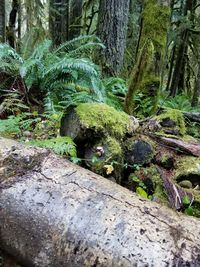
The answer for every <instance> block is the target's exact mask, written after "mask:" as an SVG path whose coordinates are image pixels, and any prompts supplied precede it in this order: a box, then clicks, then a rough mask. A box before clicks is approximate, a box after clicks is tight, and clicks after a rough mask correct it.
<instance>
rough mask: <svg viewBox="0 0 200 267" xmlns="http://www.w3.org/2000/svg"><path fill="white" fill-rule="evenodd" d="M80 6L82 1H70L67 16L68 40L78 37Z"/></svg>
mask: <svg viewBox="0 0 200 267" xmlns="http://www.w3.org/2000/svg"><path fill="white" fill-rule="evenodd" d="M82 5H83V0H73V1H71V4H70V16H69V40H71V39H73V38H75V37H78V36H79V35H80V31H81V14H82Z"/></svg>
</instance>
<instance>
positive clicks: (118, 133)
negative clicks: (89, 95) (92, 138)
mask: <svg viewBox="0 0 200 267" xmlns="http://www.w3.org/2000/svg"><path fill="white" fill-rule="evenodd" d="M76 112H77V114H78V116H79V118H80V121H81V123H82V125H83V126H84V127H86V128H92V129H94V130H95V131H96V132H99V131H100V132H101V131H102V132H104V133H105V134H108V135H110V136H113V137H117V138H122V137H123V136H124V134H125V133H126V131H127V130H128V125H129V116H128V115H127V114H126V113H124V112H119V111H117V110H115V109H114V108H113V107H110V106H108V105H106V104H99V103H98V104H97V103H85V104H80V105H79V106H78V107H77V108H76Z"/></svg>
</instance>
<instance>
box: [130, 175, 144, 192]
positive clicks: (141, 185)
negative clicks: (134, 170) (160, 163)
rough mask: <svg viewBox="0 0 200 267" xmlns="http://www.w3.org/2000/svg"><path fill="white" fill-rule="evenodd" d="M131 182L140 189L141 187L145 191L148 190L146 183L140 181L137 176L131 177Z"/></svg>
mask: <svg viewBox="0 0 200 267" xmlns="http://www.w3.org/2000/svg"><path fill="white" fill-rule="evenodd" d="M130 178H131V180H132V181H133V182H135V183H136V184H137V186H138V187H141V188H142V189H143V190H146V189H147V187H146V185H145V184H144V182H142V180H140V179H139V178H138V177H137V176H135V175H131V177H130Z"/></svg>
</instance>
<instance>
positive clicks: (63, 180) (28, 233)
mask: <svg viewBox="0 0 200 267" xmlns="http://www.w3.org/2000/svg"><path fill="white" fill-rule="evenodd" d="M199 235H200V224H199V220H198V219H196V218H193V217H187V216H185V215H181V214H179V213H177V212H175V211H173V210H171V209H168V208H166V207H163V206H161V205H159V204H157V203H153V202H150V201H148V200H145V199H142V198H140V197H137V196H136V195H135V194H134V193H131V192H130V191H129V190H127V189H125V188H122V187H120V186H119V185H117V184H114V183H112V182H110V181H107V180H106V179H104V178H102V177H101V176H98V175H96V174H94V173H92V172H90V171H88V170H85V169H83V168H81V167H79V166H76V165H74V164H72V163H70V162H69V161H67V160H65V159H63V158H61V157H59V156H56V155H54V154H53V153H50V152H49V151H47V150H44V149H38V148H29V147H25V146H23V145H20V144H17V143H15V142H13V141H10V140H7V139H4V138H0V248H1V249H3V250H4V251H6V252H8V253H10V254H11V255H13V256H15V257H16V258H17V259H18V260H19V262H20V263H21V264H22V265H24V266H28V267H31V266H36V267H37V266H41V267H46V266H48V267H51V266H52V267H57V266H59V267H62V266H68V267H78V266H79V267H80V266H96V267H97V266H105V267H110V266H113V267H118V266H121V267H122V266H124V267H128V266H130V267H133V266H141V267H143V266H154V267H156V266H157V267H162V266H163V267H164V266H200V240H199Z"/></svg>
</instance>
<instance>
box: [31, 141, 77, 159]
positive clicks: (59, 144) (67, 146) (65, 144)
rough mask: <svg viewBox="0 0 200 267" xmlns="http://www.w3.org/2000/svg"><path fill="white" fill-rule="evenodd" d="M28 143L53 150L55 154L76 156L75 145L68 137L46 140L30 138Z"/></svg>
mask: <svg viewBox="0 0 200 267" xmlns="http://www.w3.org/2000/svg"><path fill="white" fill-rule="evenodd" d="M27 144H28V145H34V146H39V147H43V148H48V149H51V150H53V151H54V152H55V153H56V154H60V155H62V156H63V155H65V156H69V157H76V145H75V143H74V142H73V140H72V139H71V138H70V137H67V136H64V137H56V138H52V139H46V140H32V141H30V142H28V143H27Z"/></svg>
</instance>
